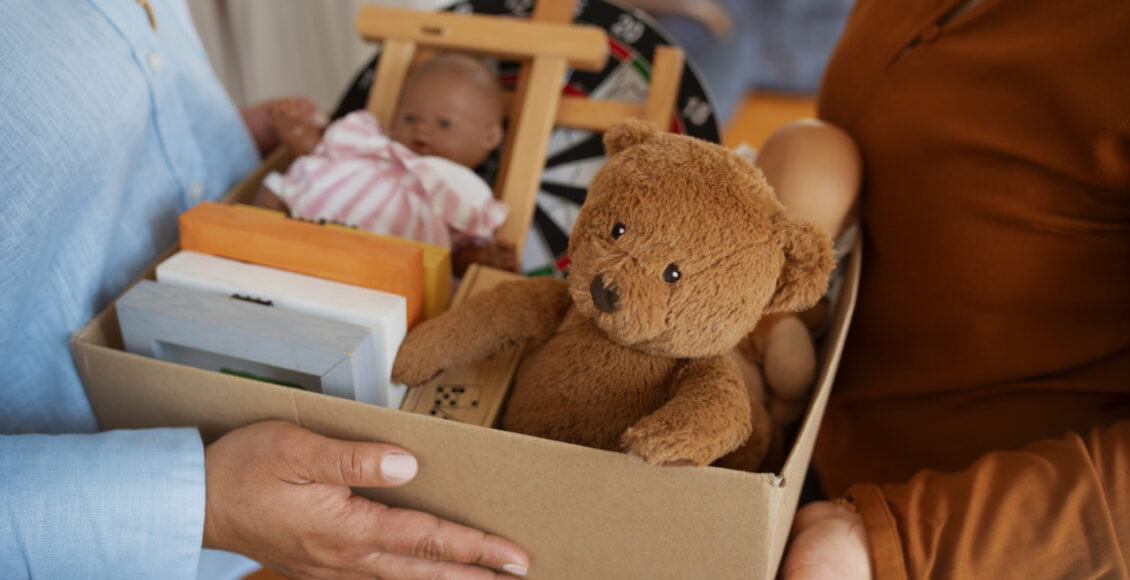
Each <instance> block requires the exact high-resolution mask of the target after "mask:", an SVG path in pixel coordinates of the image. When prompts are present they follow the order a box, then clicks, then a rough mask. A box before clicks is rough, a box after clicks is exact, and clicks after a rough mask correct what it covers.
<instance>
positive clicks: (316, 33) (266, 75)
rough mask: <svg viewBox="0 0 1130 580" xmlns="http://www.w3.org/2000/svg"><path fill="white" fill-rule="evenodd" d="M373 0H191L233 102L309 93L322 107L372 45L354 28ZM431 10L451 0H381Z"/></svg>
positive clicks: (330, 103) (335, 98) (332, 99)
mask: <svg viewBox="0 0 1130 580" xmlns="http://www.w3.org/2000/svg"><path fill="white" fill-rule="evenodd" d="M365 3H374V2H373V0H368V2H366V1H364V0H188V6H189V9H190V10H191V11H192V17H193V20H194V21H195V23H196V28H197V30H198V31H199V32H200V37H201V39H202V40H203V41H204V48H205V50H207V51H208V56H209V58H210V59H211V61H212V66H213V68H215V69H216V74H217V75H218V76H219V77H220V80H221V81H222V82H223V83H224V86H225V87H227V89H228V92H229V93H230V94H231V97H232V100H234V101H235V102H236V104H237V105H241V106H242V105H246V104H250V103H255V102H259V101H262V100H264V99H270V98H274V97H282V96H290V95H307V96H310V97H312V98H313V99H314V100H315V101H317V102H318V104H319V105H320V106H321V107H322V108H323V109H325V110H327V111H328V110H330V109H332V108H333V107H334V106H336V105H337V101H338V99H339V98H340V97H341V94H342V92H343V91H344V90H345V89H346V87H347V85H348V84H349V83H350V82H351V81H352V80H353V77H354V75H355V74H356V73H357V71H358V70H359V69H360V67H361V66H362V65H363V64H364V63H365V62H366V61H367V60H368V59H370V58H371V57H372V55H373V54H374V52H375V46H373V45H369V44H366V43H364V42H361V40H360V39H358V38H357V34H356V33H355V32H354V30H353V17H354V15H355V14H356V13H357V8H358V7H359V6H361V5H362V4H365ZM377 3H381V4H386V5H391V6H399V7H406V8H407V7H411V8H418V9H421V10H433V9H436V8H439V7H442V6H445V5H447V4H448V3H449V0H381V1H380V2H377Z"/></svg>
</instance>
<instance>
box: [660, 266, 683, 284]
mask: <svg viewBox="0 0 1130 580" xmlns="http://www.w3.org/2000/svg"><path fill="white" fill-rule="evenodd" d="M682 276H683V274H682V272H679V267H678V266H676V265H674V264H667V269H666V270H663V279H664V280H666V281H667V282H670V283H672V284H674V283H675V282H678V281H679V278H681V277H682Z"/></svg>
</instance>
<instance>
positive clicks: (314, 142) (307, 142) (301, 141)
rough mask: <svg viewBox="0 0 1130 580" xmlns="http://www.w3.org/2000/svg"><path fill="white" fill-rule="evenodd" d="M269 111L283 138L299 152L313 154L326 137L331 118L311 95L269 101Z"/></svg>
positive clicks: (280, 138)
mask: <svg viewBox="0 0 1130 580" xmlns="http://www.w3.org/2000/svg"><path fill="white" fill-rule="evenodd" d="M267 112H268V114H269V115H270V118H271V125H272V126H273V127H274V129H275V132H276V133H277V134H278V136H279V140H280V141H281V142H282V144H283V145H286V147H287V149H290V150H291V151H292V152H293V153H294V154H295V155H299V156H301V155H309V154H311V153H313V152H314V148H315V147H317V146H318V143H319V142H320V141H321V140H322V132H323V131H325V129H326V125H328V124H329V122H330V119H329V117H327V116H326V114H325V113H323V112H322V111H321V109H319V108H318V105H317V104H315V103H314V101H312V100H310V99H307V98H287V99H278V100H275V101H271V102H270V103H268V107H267Z"/></svg>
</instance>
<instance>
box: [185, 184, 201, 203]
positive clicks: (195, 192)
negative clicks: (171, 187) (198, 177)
mask: <svg viewBox="0 0 1130 580" xmlns="http://www.w3.org/2000/svg"><path fill="white" fill-rule="evenodd" d="M188 197H191V198H192V201H200V198H202V197H204V184H203V183H200V182H196V183H193V184H192V185H190V186H188Z"/></svg>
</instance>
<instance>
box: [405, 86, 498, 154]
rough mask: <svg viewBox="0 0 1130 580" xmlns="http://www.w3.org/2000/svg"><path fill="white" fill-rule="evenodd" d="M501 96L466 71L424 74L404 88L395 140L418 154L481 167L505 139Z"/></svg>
mask: <svg viewBox="0 0 1130 580" xmlns="http://www.w3.org/2000/svg"><path fill="white" fill-rule="evenodd" d="M500 117H501V113H500V105H499V101H498V95H497V93H492V89H491V88H488V87H484V86H483V85H482V84H480V83H479V82H476V81H475V80H473V79H471V78H470V77H469V76H468V73H467V72H466V71H459V70H452V69H436V70H427V71H420V72H419V73H418V74H416V75H413V76H412V77H411V78H409V80H408V82H407V83H405V86H404V93H403V95H402V99H401V102H400V107H399V109H398V110H397V113H396V118H395V119H393V122H392V127H391V131H392V135H391V136H392V139H393V140H394V141H396V142H398V143H401V144H402V145H404V146H406V147H408V148H409V149H411V150H412V151H415V152H416V153H419V154H420V155H435V156H438V157H443V158H445V159H449V160H451V161H454V162H456V163H459V164H460V165H464V166H466V167H471V168H474V167H477V166H479V165H480V164H482V162H483V161H485V160H486V158H487V156H488V155H489V154H490V152H491V151H492V150H494V148H495V147H497V146H498V144H499V142H500V141H501V140H502V122H501V118H500Z"/></svg>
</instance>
